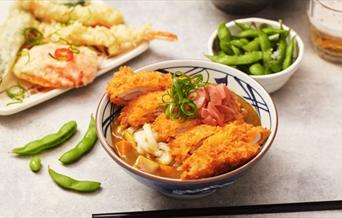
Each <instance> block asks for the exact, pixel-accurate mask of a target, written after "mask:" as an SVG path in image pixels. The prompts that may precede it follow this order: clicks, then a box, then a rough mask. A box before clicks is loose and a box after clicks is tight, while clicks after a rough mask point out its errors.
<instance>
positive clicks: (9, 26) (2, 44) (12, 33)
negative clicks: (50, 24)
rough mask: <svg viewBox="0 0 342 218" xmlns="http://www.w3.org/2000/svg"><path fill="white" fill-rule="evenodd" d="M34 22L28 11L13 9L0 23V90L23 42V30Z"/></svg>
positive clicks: (8, 76)
mask: <svg viewBox="0 0 342 218" xmlns="http://www.w3.org/2000/svg"><path fill="white" fill-rule="evenodd" d="M35 22H36V21H35V20H34V18H33V17H32V16H31V15H30V14H29V13H26V12H24V11H20V10H15V9H14V10H11V11H10V13H9V16H8V18H7V19H6V20H5V22H3V23H2V24H1V34H0V90H3V89H5V88H7V87H6V86H7V83H8V80H10V77H11V74H12V73H11V69H12V67H13V65H14V64H15V61H16V58H17V53H18V51H19V50H20V48H21V46H22V45H23V44H24V42H25V37H24V35H23V32H24V30H25V29H26V28H27V27H30V26H31V25H33V24H34V23H35Z"/></svg>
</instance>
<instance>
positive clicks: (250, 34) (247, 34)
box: [236, 28, 258, 38]
mask: <svg viewBox="0 0 342 218" xmlns="http://www.w3.org/2000/svg"><path fill="white" fill-rule="evenodd" d="M257 36H258V32H257V31H256V30H254V29H251V28H249V29H246V30H243V31H241V32H239V33H238V34H237V35H236V37H238V38H255V37H257Z"/></svg>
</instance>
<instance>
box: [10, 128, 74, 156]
mask: <svg viewBox="0 0 342 218" xmlns="http://www.w3.org/2000/svg"><path fill="white" fill-rule="evenodd" d="M76 130H77V123H76V121H69V122H67V123H66V124H64V125H63V126H62V127H61V128H60V129H59V130H58V132H56V133H52V134H49V135H47V136H45V137H43V138H41V139H38V140H35V141H32V142H30V143H28V144H26V145H25V146H23V147H18V148H14V149H13V150H12V151H13V153H15V154H17V155H22V156H23V155H34V154H38V153H40V152H43V151H45V150H48V149H50V148H54V147H57V146H59V145H61V144H63V143H64V142H66V141H67V140H68V139H69V138H71V137H72V136H73V135H74V134H75V132H76Z"/></svg>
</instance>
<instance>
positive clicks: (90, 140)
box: [59, 115, 97, 164]
mask: <svg viewBox="0 0 342 218" xmlns="http://www.w3.org/2000/svg"><path fill="white" fill-rule="evenodd" d="M96 140H97V134H96V123H95V119H94V117H93V115H92V116H91V118H90V123H89V127H88V130H87V132H86V133H85V135H84V136H83V138H82V140H81V141H80V142H79V143H78V144H77V145H76V146H75V147H74V148H72V149H71V150H69V151H67V152H65V153H64V154H63V155H62V156H61V157H60V158H59V161H60V162H62V163H63V164H71V163H74V162H76V161H77V160H79V159H81V158H82V157H83V156H84V155H85V154H86V153H88V152H89V151H90V150H91V149H92V148H93V147H94V145H95V142H96Z"/></svg>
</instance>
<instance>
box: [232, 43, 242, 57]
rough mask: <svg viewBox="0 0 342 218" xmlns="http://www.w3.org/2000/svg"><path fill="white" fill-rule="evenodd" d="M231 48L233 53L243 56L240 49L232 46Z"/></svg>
mask: <svg viewBox="0 0 342 218" xmlns="http://www.w3.org/2000/svg"><path fill="white" fill-rule="evenodd" d="M230 48H231V49H232V51H233V53H234V54H235V55H240V54H241V51H240V49H239V48H238V47H236V46H235V45H231V46H230Z"/></svg>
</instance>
